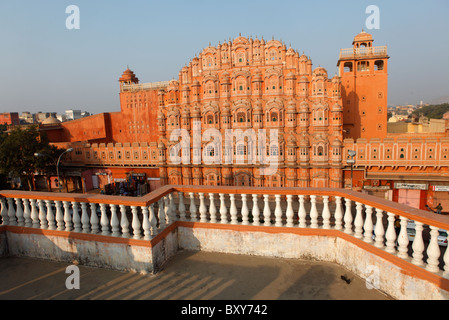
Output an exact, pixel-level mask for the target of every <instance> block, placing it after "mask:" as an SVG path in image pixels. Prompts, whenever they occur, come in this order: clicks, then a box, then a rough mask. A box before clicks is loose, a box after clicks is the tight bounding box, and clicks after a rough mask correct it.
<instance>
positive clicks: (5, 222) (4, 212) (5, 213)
mask: <svg viewBox="0 0 449 320" xmlns="http://www.w3.org/2000/svg"><path fill="white" fill-rule="evenodd" d="M0 202H1V204H2V211H1V212H0V215H1V216H2V225H4V226H6V225H8V224H9V218H8V209H7V208H6V200H5V198H1V199H0Z"/></svg>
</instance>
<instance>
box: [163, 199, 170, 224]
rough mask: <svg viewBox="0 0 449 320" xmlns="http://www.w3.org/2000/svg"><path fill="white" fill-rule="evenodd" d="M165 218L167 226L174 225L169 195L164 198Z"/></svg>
mask: <svg viewBox="0 0 449 320" xmlns="http://www.w3.org/2000/svg"><path fill="white" fill-rule="evenodd" d="M164 216H165V221H166V224H167V225H170V224H171V223H172V214H171V207H170V203H169V198H168V195H166V196H164Z"/></svg>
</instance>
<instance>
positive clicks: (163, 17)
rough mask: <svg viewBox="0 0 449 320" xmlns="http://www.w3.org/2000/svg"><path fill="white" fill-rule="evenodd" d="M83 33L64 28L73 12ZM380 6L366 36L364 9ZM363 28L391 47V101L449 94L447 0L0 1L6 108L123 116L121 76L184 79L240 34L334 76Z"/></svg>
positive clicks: (0, 92) (0, 94) (1, 106)
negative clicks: (183, 73)
mask: <svg viewBox="0 0 449 320" xmlns="http://www.w3.org/2000/svg"><path fill="white" fill-rule="evenodd" d="M69 5H76V6H78V7H79V9H80V29H79V30H68V29H67V28H66V19H67V17H68V16H69V14H66V7H67V6H69ZM368 5H376V6H378V7H379V9H380V29H378V30H367V29H366V26H365V21H366V19H367V18H368V16H369V14H367V13H366V12H365V11H366V8H367V6H368ZM362 28H365V30H366V31H368V32H370V33H371V34H372V35H373V37H374V45H377V46H380V45H387V46H388V53H389V55H390V57H391V58H390V60H389V104H405V103H413V104H416V103H419V101H421V100H423V101H424V102H432V101H433V100H435V99H437V98H440V97H442V96H449V62H448V57H449V1H447V0H427V1H422V0H420V1H410V0H408V1H399V0H394V1H391V0H389V1H380V0H374V1H364V0H343V1H334V0H327V1H319V0H315V1H300V0H295V1H293V0H292V1H282V0H278V1H272V0H271V1H265V0H253V1H244V0H240V1H236V0H222V1H214V0H209V1H189V0H184V1H144V0H141V1H138V0H128V1H123V0H122V1H115V0H93V1H92V0H91V1H84V0H71V1H65V0H44V1H42V0H41V1H33V0H27V1H23V0H1V1H0V39H1V51H0V70H1V78H0V112H7V111H15V112H22V111H30V112H37V111H54V112H59V113H62V112H64V110H66V109H81V110H83V111H84V110H85V111H89V112H91V113H100V112H108V111H119V110H120V104H119V95H118V93H119V85H118V78H119V77H120V76H121V74H122V73H123V71H124V70H125V69H126V68H127V66H128V65H129V67H130V69H132V70H133V71H134V72H135V73H136V75H137V77H138V78H139V80H140V81H141V82H153V81H164V80H170V79H173V78H177V77H178V72H179V70H180V69H181V68H182V67H183V66H184V65H185V64H187V63H188V62H189V61H190V60H191V59H192V58H193V57H194V56H195V54H198V53H199V52H200V51H201V50H202V49H203V48H205V47H207V46H208V45H209V43H211V44H212V45H214V46H216V45H217V44H218V42H221V43H223V41H224V40H229V38H232V39H233V38H235V37H237V36H238V35H239V33H241V34H242V36H247V37H249V36H252V37H253V38H255V37H256V36H257V37H258V38H259V39H260V38H261V37H262V36H263V37H264V39H268V40H270V39H271V38H272V37H273V36H274V38H275V39H281V40H282V41H284V42H285V43H286V45H287V47H288V46H289V45H290V44H291V46H292V47H293V48H294V49H297V50H299V51H300V53H302V52H303V51H304V53H305V54H306V55H308V56H310V57H311V58H312V61H313V67H314V68H315V67H318V66H319V65H320V66H322V67H325V68H326V69H327V70H328V73H329V75H330V76H332V75H333V74H334V73H335V72H336V71H337V67H336V64H337V60H338V55H339V51H340V48H349V47H351V46H352V40H353V38H354V36H355V35H356V34H357V33H359V32H360V31H361V30H362Z"/></svg>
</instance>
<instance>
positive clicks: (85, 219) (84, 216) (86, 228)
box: [81, 202, 90, 233]
mask: <svg viewBox="0 0 449 320" xmlns="http://www.w3.org/2000/svg"><path fill="white" fill-rule="evenodd" d="M81 224H82V225H83V233H90V220H89V213H88V212H87V203H86V202H81Z"/></svg>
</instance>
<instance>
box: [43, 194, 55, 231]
mask: <svg viewBox="0 0 449 320" xmlns="http://www.w3.org/2000/svg"><path fill="white" fill-rule="evenodd" d="M52 202H53V201H51V200H45V204H46V205H47V221H48V229H49V230H56V221H55V215H54V213H53V208H52V204H53V203H52Z"/></svg>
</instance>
